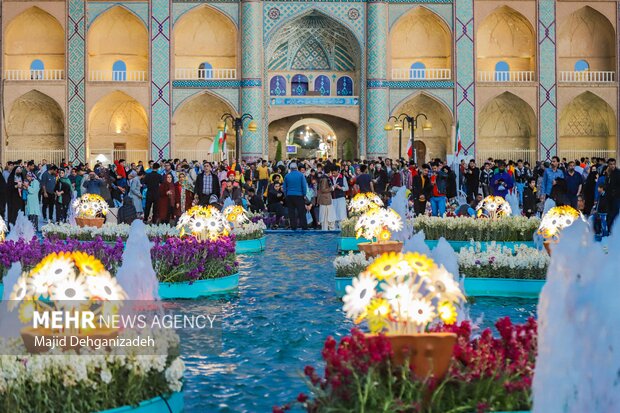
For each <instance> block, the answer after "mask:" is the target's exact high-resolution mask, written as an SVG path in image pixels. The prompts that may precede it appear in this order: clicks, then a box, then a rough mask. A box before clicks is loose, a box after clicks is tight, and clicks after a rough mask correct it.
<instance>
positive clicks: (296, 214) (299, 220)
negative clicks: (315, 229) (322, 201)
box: [283, 162, 308, 230]
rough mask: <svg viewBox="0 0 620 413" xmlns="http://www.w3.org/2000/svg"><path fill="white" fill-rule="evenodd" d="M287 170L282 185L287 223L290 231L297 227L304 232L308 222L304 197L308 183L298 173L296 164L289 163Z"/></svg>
mask: <svg viewBox="0 0 620 413" xmlns="http://www.w3.org/2000/svg"><path fill="white" fill-rule="evenodd" d="M289 169H290V172H289V173H288V174H286V176H285V177H284V185H283V191H284V196H285V197H286V207H287V209H288V217H289V222H290V225H291V229H292V230H295V229H297V228H298V226H301V229H303V230H306V229H308V220H307V219H306V204H305V200H304V197H305V196H306V193H307V192H308V183H307V182H306V177H305V176H304V175H303V174H302V173H301V172H299V170H298V167H297V163H296V162H291V164H290V165H289Z"/></svg>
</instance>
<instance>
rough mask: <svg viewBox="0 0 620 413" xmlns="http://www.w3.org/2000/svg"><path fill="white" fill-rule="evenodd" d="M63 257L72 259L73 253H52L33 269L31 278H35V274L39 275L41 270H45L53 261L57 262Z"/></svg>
mask: <svg viewBox="0 0 620 413" xmlns="http://www.w3.org/2000/svg"><path fill="white" fill-rule="evenodd" d="M59 257H62V258H65V257H67V258H70V257H71V253H70V252H67V253H65V252H61V253H58V254H57V253H55V252H54V253H51V254H49V255H47V256H45V257H44V258H43V259H42V260H41V261H40V262H39V263H38V264H37V265H36V266H35V267H34V268H33V269H32V271H30V276H33V275H34V274H37V273H39V272H41V270H42V269H43V268H45V266H47V265H48V264H50V263H52V262H53V261H55V260H56V259H57V258H59Z"/></svg>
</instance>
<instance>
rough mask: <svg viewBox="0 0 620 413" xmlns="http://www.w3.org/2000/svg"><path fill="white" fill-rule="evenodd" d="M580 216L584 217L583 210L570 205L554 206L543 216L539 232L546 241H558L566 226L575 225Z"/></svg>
mask: <svg viewBox="0 0 620 413" xmlns="http://www.w3.org/2000/svg"><path fill="white" fill-rule="evenodd" d="M580 217H581V218H582V219H583V217H582V216H581V212H579V211H577V210H576V209H575V208H573V207H571V206H569V205H564V206H556V207H553V208H551V209H550V210H549V211H547V213H546V214H545V216H544V217H543V219H542V221H541V223H540V227H538V234H539V235H541V236H542V237H543V239H544V240H545V241H549V242H551V241H553V242H557V241H559V239H560V234H561V233H562V231H563V230H564V228H568V227H570V226H571V225H573V223H574V222H575V220H576V219H577V218H580Z"/></svg>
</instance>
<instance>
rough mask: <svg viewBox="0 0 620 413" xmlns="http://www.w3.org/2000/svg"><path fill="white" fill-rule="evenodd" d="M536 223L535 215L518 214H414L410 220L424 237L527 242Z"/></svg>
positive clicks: (533, 231)
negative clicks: (481, 216) (488, 216)
mask: <svg viewBox="0 0 620 413" xmlns="http://www.w3.org/2000/svg"><path fill="white" fill-rule="evenodd" d="M539 224H540V220H539V219H537V218H526V217H522V216H510V217H504V218H502V219H494V220H489V219H476V218H471V217H452V218H441V217H427V216H418V217H416V218H415V220H414V221H413V227H414V229H415V230H416V231H424V235H425V236H426V239H433V240H434V239H439V238H441V237H444V238H445V239H447V240H449V241H471V240H475V241H531V240H532V239H533V237H534V233H536V230H537V228H538V225H539Z"/></svg>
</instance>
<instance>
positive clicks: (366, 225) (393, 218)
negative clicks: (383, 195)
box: [355, 208, 403, 242]
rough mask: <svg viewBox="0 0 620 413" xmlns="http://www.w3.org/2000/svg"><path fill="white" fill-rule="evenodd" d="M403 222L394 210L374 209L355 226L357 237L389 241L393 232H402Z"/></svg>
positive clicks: (366, 213)
mask: <svg viewBox="0 0 620 413" xmlns="http://www.w3.org/2000/svg"><path fill="white" fill-rule="evenodd" d="M402 228H403V221H402V219H401V217H400V215H398V213H397V212H396V211H394V210H393V209H392V208H387V209H385V208H373V209H370V210H368V211H367V212H365V213H364V214H362V216H360V217H359V219H358V220H357V223H356V224H355V237H356V238H360V237H363V238H366V239H368V240H374V239H376V240H378V241H379V242H381V241H388V240H389V239H390V238H391V237H392V232H393V231H400V230H401V229H402Z"/></svg>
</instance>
